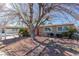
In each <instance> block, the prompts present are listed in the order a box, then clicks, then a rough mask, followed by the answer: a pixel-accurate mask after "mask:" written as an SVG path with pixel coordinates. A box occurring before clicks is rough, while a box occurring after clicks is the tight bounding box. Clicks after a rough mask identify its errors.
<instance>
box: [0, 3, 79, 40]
mask: <svg viewBox="0 0 79 59" xmlns="http://www.w3.org/2000/svg"><path fill="white" fill-rule="evenodd" d="M10 6H11V7H12V8H7V9H5V10H3V11H4V12H5V14H3V16H5V17H8V18H9V19H14V18H15V17H18V18H19V20H21V21H22V22H23V23H25V24H26V25H27V27H28V29H29V32H30V35H31V37H32V39H33V40H34V39H35V30H36V29H37V28H38V27H39V25H41V24H42V23H44V22H45V21H46V20H48V19H49V18H51V17H50V16H51V15H50V13H53V12H54V11H64V12H66V13H69V14H70V15H72V16H73V17H74V18H76V19H79V18H78V14H76V13H75V12H73V11H72V10H70V9H68V8H65V7H63V4H53V3H49V4H48V3H36V4H33V3H28V4H25V3H24V4H18V3H15V4H10ZM69 6H72V4H69ZM73 6H76V4H73ZM1 12H2V11H1ZM76 15H77V16H76Z"/></svg>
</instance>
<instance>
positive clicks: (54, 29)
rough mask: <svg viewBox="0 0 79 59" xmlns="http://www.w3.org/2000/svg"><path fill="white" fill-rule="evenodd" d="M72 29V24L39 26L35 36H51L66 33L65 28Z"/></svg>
mask: <svg viewBox="0 0 79 59" xmlns="http://www.w3.org/2000/svg"><path fill="white" fill-rule="evenodd" d="M69 27H70V28H71V27H72V28H74V29H75V26H74V24H55V25H53V24H51V25H40V26H39V27H38V29H37V30H36V35H40V36H47V35H48V34H49V33H50V34H51V35H52V34H54V35H55V34H60V33H62V32H67V31H68V29H67V28H69Z"/></svg>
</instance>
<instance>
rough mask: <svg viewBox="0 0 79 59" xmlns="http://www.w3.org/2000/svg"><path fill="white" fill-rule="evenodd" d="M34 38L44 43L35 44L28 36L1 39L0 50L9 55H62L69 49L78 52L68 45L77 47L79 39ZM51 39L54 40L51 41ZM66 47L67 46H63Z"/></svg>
mask: <svg viewBox="0 0 79 59" xmlns="http://www.w3.org/2000/svg"><path fill="white" fill-rule="evenodd" d="M36 39H37V40H38V41H39V42H42V43H46V44H47V45H43V44H41V43H40V44H37V43H36V44H35V43H34V42H33V41H32V40H31V38H30V37H28V38H14V39H7V40H3V41H2V42H3V45H4V47H2V48H0V51H3V52H5V53H6V54H7V55H10V56H26V55H27V56H44V55H46V56H57V55H58V56H64V51H70V52H72V53H73V54H78V53H79V52H78V51H75V50H72V49H70V48H68V47H69V45H70V47H71V46H76V47H77V48H78V47H79V41H76V40H68V39H60V38H48V37H39V36H37V37H36ZM51 40H52V41H53V42H54V43H52V42H51ZM63 46H64V47H67V48H63Z"/></svg>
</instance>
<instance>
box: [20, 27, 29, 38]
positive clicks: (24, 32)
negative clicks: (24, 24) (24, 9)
mask: <svg viewBox="0 0 79 59" xmlns="http://www.w3.org/2000/svg"><path fill="white" fill-rule="evenodd" d="M19 34H20V35H21V36H23V37H26V36H29V32H28V30H27V29H26V28H20V29H19Z"/></svg>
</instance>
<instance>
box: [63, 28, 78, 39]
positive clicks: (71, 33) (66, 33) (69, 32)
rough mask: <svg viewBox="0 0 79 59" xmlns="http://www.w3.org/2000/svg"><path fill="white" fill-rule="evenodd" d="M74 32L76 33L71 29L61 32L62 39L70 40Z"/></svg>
mask: <svg viewBox="0 0 79 59" xmlns="http://www.w3.org/2000/svg"><path fill="white" fill-rule="evenodd" d="M75 32H77V30H76V29H74V28H72V27H70V28H68V32H63V33H62V35H63V37H67V38H72V35H73V34H74V33H75Z"/></svg>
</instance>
